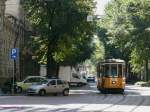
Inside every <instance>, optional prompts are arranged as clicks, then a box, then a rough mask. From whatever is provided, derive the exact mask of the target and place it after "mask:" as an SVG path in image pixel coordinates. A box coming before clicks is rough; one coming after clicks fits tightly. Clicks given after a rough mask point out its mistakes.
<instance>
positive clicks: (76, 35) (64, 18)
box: [23, 0, 94, 64]
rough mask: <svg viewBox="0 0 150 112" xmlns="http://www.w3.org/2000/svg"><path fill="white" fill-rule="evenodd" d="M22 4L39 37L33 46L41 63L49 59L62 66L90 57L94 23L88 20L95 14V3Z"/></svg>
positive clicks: (91, 0)
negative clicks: (50, 57) (89, 16)
mask: <svg viewBox="0 0 150 112" xmlns="http://www.w3.org/2000/svg"><path fill="white" fill-rule="evenodd" d="M23 4H24V8H25V10H26V11H27V18H28V21H29V23H30V24H31V25H32V28H33V30H35V31H36V32H37V34H38V35H37V36H38V37H39V38H38V40H36V41H35V40H34V41H33V45H32V46H35V48H34V49H36V48H37V49H36V50H34V51H35V52H34V53H35V54H36V55H37V56H38V61H39V62H40V63H41V62H43V63H45V62H46V61H48V60H47V59H46V58H48V57H49V56H52V58H53V59H54V61H55V63H61V64H76V63H78V62H81V61H84V60H86V59H87V58H90V56H91V53H92V52H93V45H91V40H92V37H93V34H94V30H93V29H94V21H93V22H90V23H88V22H87V20H86V18H87V15H92V14H93V8H94V0H54V1H44V0H43V1H39V0H29V1H28V0H25V1H24V3H23ZM48 50H49V51H48ZM46 55H47V56H46ZM46 63H47V62H46Z"/></svg>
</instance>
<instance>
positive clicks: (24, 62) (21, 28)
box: [0, 0, 39, 87]
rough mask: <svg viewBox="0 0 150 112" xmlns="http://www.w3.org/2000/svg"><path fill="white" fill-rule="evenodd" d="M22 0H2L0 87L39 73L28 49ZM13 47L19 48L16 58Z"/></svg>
mask: <svg viewBox="0 0 150 112" xmlns="http://www.w3.org/2000/svg"><path fill="white" fill-rule="evenodd" d="M26 29H27V28H26V25H25V14H24V11H23V8H22V7H21V5H20V0H0V87H1V86H3V84H4V82H6V81H8V80H11V78H12V77H13V73H14V74H15V78H16V79H17V81H19V80H22V79H23V78H24V77H26V76H28V75H31V74H32V75H39V66H38V64H37V62H36V61H34V60H33V59H32V54H31V53H29V52H28V51H29V49H30V48H29V49H28V50H27V46H26V45H27V42H28V38H29V35H28V31H27V30H26ZM12 48H17V49H18V51H19V52H18V57H17V58H16V60H15V61H14V60H12V59H11V58H10V52H11V49H12Z"/></svg>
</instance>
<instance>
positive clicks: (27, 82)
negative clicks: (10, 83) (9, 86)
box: [22, 78, 35, 90]
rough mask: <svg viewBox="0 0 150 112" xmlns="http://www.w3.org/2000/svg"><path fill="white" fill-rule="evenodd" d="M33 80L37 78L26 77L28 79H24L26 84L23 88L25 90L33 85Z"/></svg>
mask: <svg viewBox="0 0 150 112" xmlns="http://www.w3.org/2000/svg"><path fill="white" fill-rule="evenodd" d="M33 82H35V79H34V78H29V79H26V80H25V81H24V84H23V85H22V89H23V90H27V89H28V88H29V87H30V86H31V85H32V83H33Z"/></svg>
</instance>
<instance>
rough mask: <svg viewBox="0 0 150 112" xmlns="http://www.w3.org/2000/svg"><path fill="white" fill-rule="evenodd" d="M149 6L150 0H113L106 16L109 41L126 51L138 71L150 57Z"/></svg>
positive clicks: (133, 68) (133, 66)
mask: <svg viewBox="0 0 150 112" xmlns="http://www.w3.org/2000/svg"><path fill="white" fill-rule="evenodd" d="M149 7H150V2H149V1H148V0H139V1H137V0H113V1H112V2H111V3H110V4H109V5H108V6H107V8H106V15H105V17H104V20H105V22H104V23H105V28H106V29H107V34H108V38H109V41H111V42H113V43H114V44H115V46H116V47H118V48H119V49H121V51H123V52H125V54H126V56H127V59H129V60H130V63H131V65H132V71H133V72H136V73H138V72H140V70H141V67H142V66H143V64H144V62H146V63H148V60H149V58H150V55H149V54H150V46H149V45H150V40H149V39H150V38H149V35H150V30H149V26H150V12H149ZM147 65H148V64H146V71H147V73H148V66H147ZM147 75H148V74H147Z"/></svg>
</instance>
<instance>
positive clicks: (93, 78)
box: [87, 76, 95, 82]
mask: <svg viewBox="0 0 150 112" xmlns="http://www.w3.org/2000/svg"><path fill="white" fill-rule="evenodd" d="M87 82H95V76H88V77H87Z"/></svg>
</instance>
